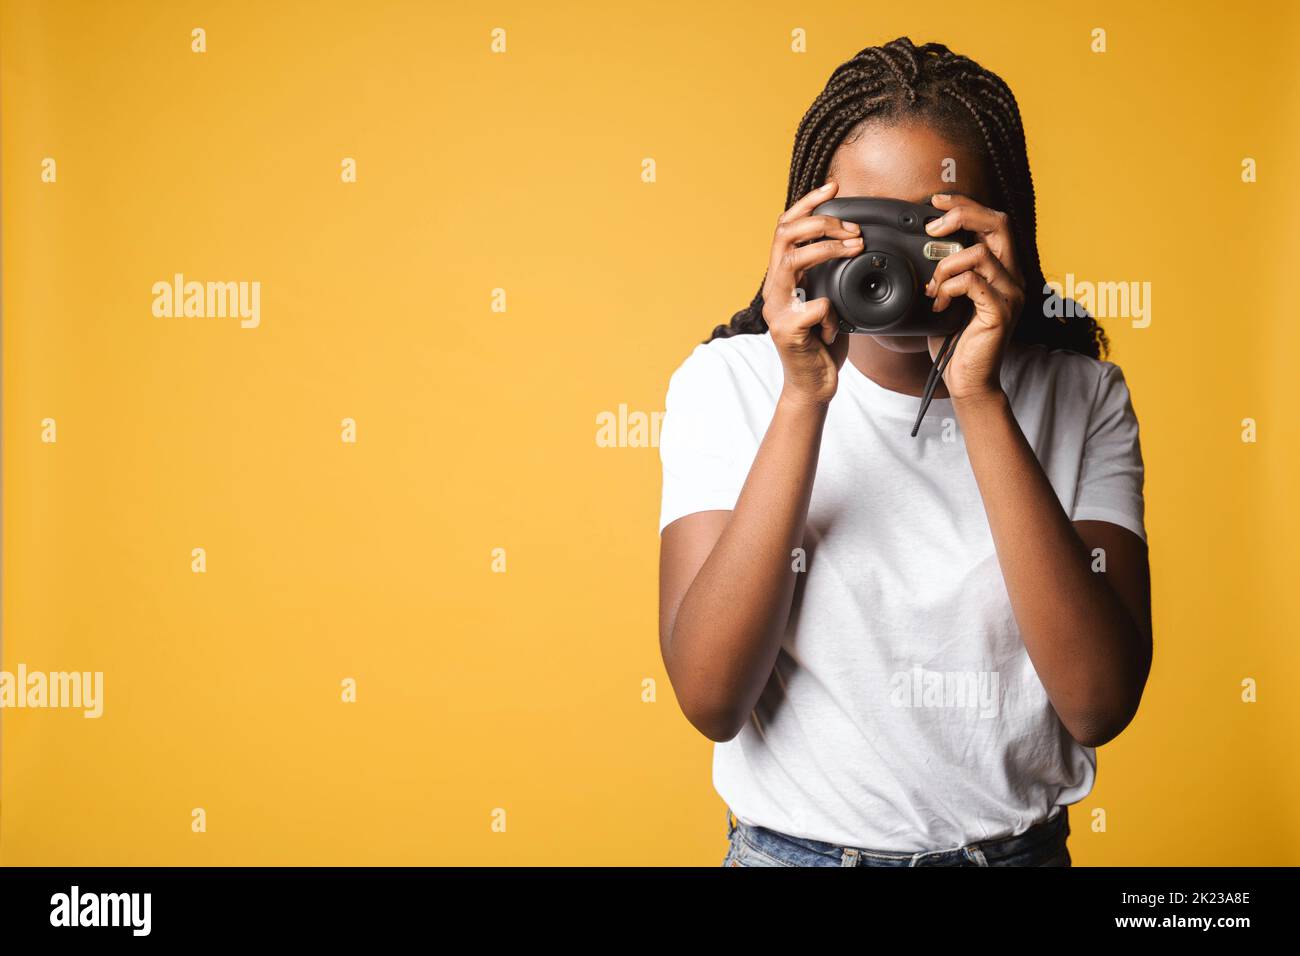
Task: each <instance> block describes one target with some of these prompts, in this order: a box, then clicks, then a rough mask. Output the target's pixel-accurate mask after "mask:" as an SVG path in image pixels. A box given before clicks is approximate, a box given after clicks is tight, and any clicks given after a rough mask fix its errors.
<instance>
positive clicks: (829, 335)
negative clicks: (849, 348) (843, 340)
mask: <svg viewBox="0 0 1300 956" xmlns="http://www.w3.org/2000/svg"><path fill="white" fill-rule="evenodd" d="M822 301H826V300H824V299H823V300H822ZM817 331H818V332H820V333H821V337H822V344H823V345H826V346H827V347H829V346H831V345H834V344H835V339H836V338H838V337H839V334H840V324H839V323H838V322H836V321H835V317H834V316H833V315H831V310H830V309H827V310H826V314H825V315H824V316H823V317H822V320H821V323H820V324H819V325H818V326H817Z"/></svg>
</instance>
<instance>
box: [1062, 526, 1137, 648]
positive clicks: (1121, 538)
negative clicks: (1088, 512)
mask: <svg viewBox="0 0 1300 956" xmlns="http://www.w3.org/2000/svg"><path fill="white" fill-rule="evenodd" d="M1074 530H1075V531H1076V532H1078V534H1079V537H1080V538H1081V539H1082V541H1083V543H1084V546H1085V547H1086V548H1087V549H1088V552H1089V555H1090V558H1089V560H1090V561H1091V564H1092V569H1093V573H1096V574H1104V575H1105V580H1106V583H1107V584H1108V585H1109V586H1110V588H1111V590H1112V591H1113V592H1114V593H1115V596H1116V597H1118V598H1119V600H1120V603H1121V604H1123V605H1124V609H1125V610H1126V611H1128V613H1129V616H1130V617H1131V618H1132V619H1133V623H1134V625H1136V627H1137V628H1138V630H1139V631H1140V632H1141V633H1142V636H1143V637H1144V638H1145V639H1146V640H1147V641H1150V639H1151V568H1150V562H1149V561H1148V559H1147V543H1146V542H1145V541H1143V540H1142V539H1141V538H1140V537H1138V536H1137V535H1136V534H1134V533H1133V532H1132V531H1130V530H1128V529H1127V528H1122V527H1120V526H1119V525H1117V524H1111V523H1110V522H1109V521H1076V522H1074Z"/></svg>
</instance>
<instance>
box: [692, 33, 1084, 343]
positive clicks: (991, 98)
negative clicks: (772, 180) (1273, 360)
mask: <svg viewBox="0 0 1300 956" xmlns="http://www.w3.org/2000/svg"><path fill="white" fill-rule="evenodd" d="M908 118H917V119H921V120H923V121H925V122H927V123H929V124H932V125H933V126H934V127H936V128H937V129H938V130H939V131H941V132H943V133H945V134H947V135H953V136H960V137H963V138H969V139H970V140H972V141H973V143H974V144H976V145H978V147H979V148H980V150H981V151H982V153H983V155H984V158H985V161H986V162H987V164H988V168H989V171H990V173H991V175H992V177H993V180H994V182H995V183H996V188H997V190H998V195H997V196H996V197H995V199H994V203H995V205H996V206H997V208H999V209H1001V210H1003V211H1004V212H1006V213H1007V215H1008V216H1009V217H1010V220H1011V227H1012V230H1013V232H1014V235H1015V239H1016V246H1017V248H1016V254H1017V261H1018V262H1019V263H1020V265H1021V270H1022V271H1023V272H1024V275H1025V305H1024V308H1023V310H1022V312H1021V315H1020V320H1019V322H1017V324H1016V330H1015V335H1014V337H1015V339H1016V340H1017V341H1021V342H1026V343H1036V344H1042V345H1046V346H1048V347H1049V348H1064V349H1069V350H1071V351H1074V352H1081V353H1083V354H1084V355H1090V356H1092V357H1093V358H1100V357H1103V356H1104V355H1105V354H1106V352H1107V348H1108V342H1107V340H1106V333H1105V332H1104V331H1103V330H1102V328H1101V327H1100V326H1099V325H1098V324H1097V322H1096V321H1095V320H1094V319H1093V318H1092V317H1091V316H1089V315H1087V314H1085V313H1083V311H1082V310H1080V309H1079V308H1078V307H1077V306H1076V308H1075V309H1074V310H1073V313H1074V316H1075V317H1074V318H1071V319H1065V320H1061V319H1054V318H1049V317H1048V316H1047V315H1046V313H1045V311H1044V309H1043V307H1042V306H1043V303H1044V301H1045V299H1046V298H1047V295H1048V294H1047V293H1043V292H1042V290H1043V288H1044V283H1045V280H1044V277H1043V270H1042V264H1041V262H1040V261H1039V257H1038V237H1037V222H1036V218H1035V212H1034V181H1033V177H1032V175H1031V174H1030V171H1029V157H1028V154H1027V152H1026V149H1025V131H1024V125H1023V123H1022V122H1021V119H1020V108H1019V106H1017V104H1016V98H1015V95H1014V94H1013V93H1012V92H1011V89H1010V88H1009V87H1008V86H1007V85H1006V83H1004V82H1003V81H1002V79H1001V78H1000V77H999V76H997V74H995V73H992V72H991V71H989V70H986V69H984V68H983V67H981V66H980V65H979V64H978V63H976V62H975V61H974V60H971V59H969V58H968V57H964V56H961V55H960V54H957V53H953V52H952V51H951V50H949V49H948V48H947V47H946V46H944V45H943V44H941V43H927V44H925V45H924V46H919V47H918V46H916V45H915V44H913V43H912V41H911V40H909V39H908V38H906V37H900V38H899V39H897V40H893V41H891V42H890V43H886V44H885V45H884V46H879V47H867V48H866V49H864V50H861V51H859V52H858V54H857V55H856V56H854V57H853V58H852V59H851V60H848V61H846V62H844V63H842V64H840V65H839V66H838V67H836V68H835V71H834V72H833V73H832V74H831V77H830V79H829V80H828V81H827V83H826V86H825V88H824V89H823V90H822V92H821V93H820V94H819V95H818V96H817V99H816V100H814V101H813V104H812V106H810V107H809V108H808V111H807V112H806V113H805V114H804V116H803V119H802V120H801V121H800V123H799V130H798V132H797V134H796V135H795V142H794V150H793V152H792V154H791V157H790V178H789V184H788V187H787V190H786V202H785V208H787V209H788V208H790V206H792V205H793V204H794V203H795V201H796V200H798V199H799V198H800V197H802V196H805V195H807V194H808V193H809V192H811V191H812V190H813V189H815V188H816V187H818V186H820V185H821V184H822V183H824V182H825V181H826V176H827V173H828V172H829V170H830V166H831V161H832V159H833V158H834V155H835V151H836V150H837V149H838V148H839V147H840V145H841V144H842V143H843V142H844V141H845V140H846V139H847V138H848V137H849V136H850V135H852V134H853V133H854V131H855V130H857V129H858V128H859V127H861V126H862V125H863V124H864V123H865V122H867V121H868V120H872V119H899V120H901V119H908ZM764 281H766V277H764ZM1057 311H1061V310H1057ZM1064 311H1067V312H1068V311H1070V310H1064ZM766 331H767V323H766V322H765V321H764V320H763V283H762V282H760V283H759V287H758V292H757V294H755V296H754V298H753V300H752V301H751V302H750V303H749V305H748V306H747V307H746V308H744V309H742V310H741V311H740V312H737V313H736V314H735V316H734V317H733V318H732V320H731V322H730V323H729V324H728V325H719V326H718V327H717V328H715V329H714V330H713V334H712V335H711V336H710V339H715V338H719V337H724V336H730V335H737V334H746V333H762V332H766Z"/></svg>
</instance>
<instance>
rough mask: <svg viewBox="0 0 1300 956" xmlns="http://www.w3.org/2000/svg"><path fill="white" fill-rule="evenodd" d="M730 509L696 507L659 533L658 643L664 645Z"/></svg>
mask: <svg viewBox="0 0 1300 956" xmlns="http://www.w3.org/2000/svg"><path fill="white" fill-rule="evenodd" d="M729 520H731V512H730V511H697V512H696V513H694V514H689V515H685V516H683V517H681V518H678V519H677V520H676V521H674V522H672V523H671V524H669V525H668V526H667V527H666V528H664V530H663V534H661V535H660V537H659V646H660V648H666V647H667V645H668V639H669V637H671V636H672V633H673V625H674V624H675V623H676V621H677V611H678V610H679V609H680V608H681V606H682V599H683V598H685V597H686V592H687V591H688V590H690V587H691V584H692V583H693V582H694V581H695V576H696V575H697V574H699V573H700V568H702V567H704V562H705V561H707V560H708V559H709V555H710V554H712V553H713V547H714V545H716V544H717V543H718V539H719V538H720V537H722V531H723V529H724V528H726V526H727V522H728V521H729Z"/></svg>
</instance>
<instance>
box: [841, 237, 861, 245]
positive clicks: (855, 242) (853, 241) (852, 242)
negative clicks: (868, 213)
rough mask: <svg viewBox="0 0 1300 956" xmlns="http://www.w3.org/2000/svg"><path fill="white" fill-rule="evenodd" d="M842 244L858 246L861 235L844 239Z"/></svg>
mask: <svg viewBox="0 0 1300 956" xmlns="http://www.w3.org/2000/svg"><path fill="white" fill-rule="evenodd" d="M844 244H845V245H846V246H860V245H862V237H861V236H854V237H853V238H852V239H845V240H844Z"/></svg>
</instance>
